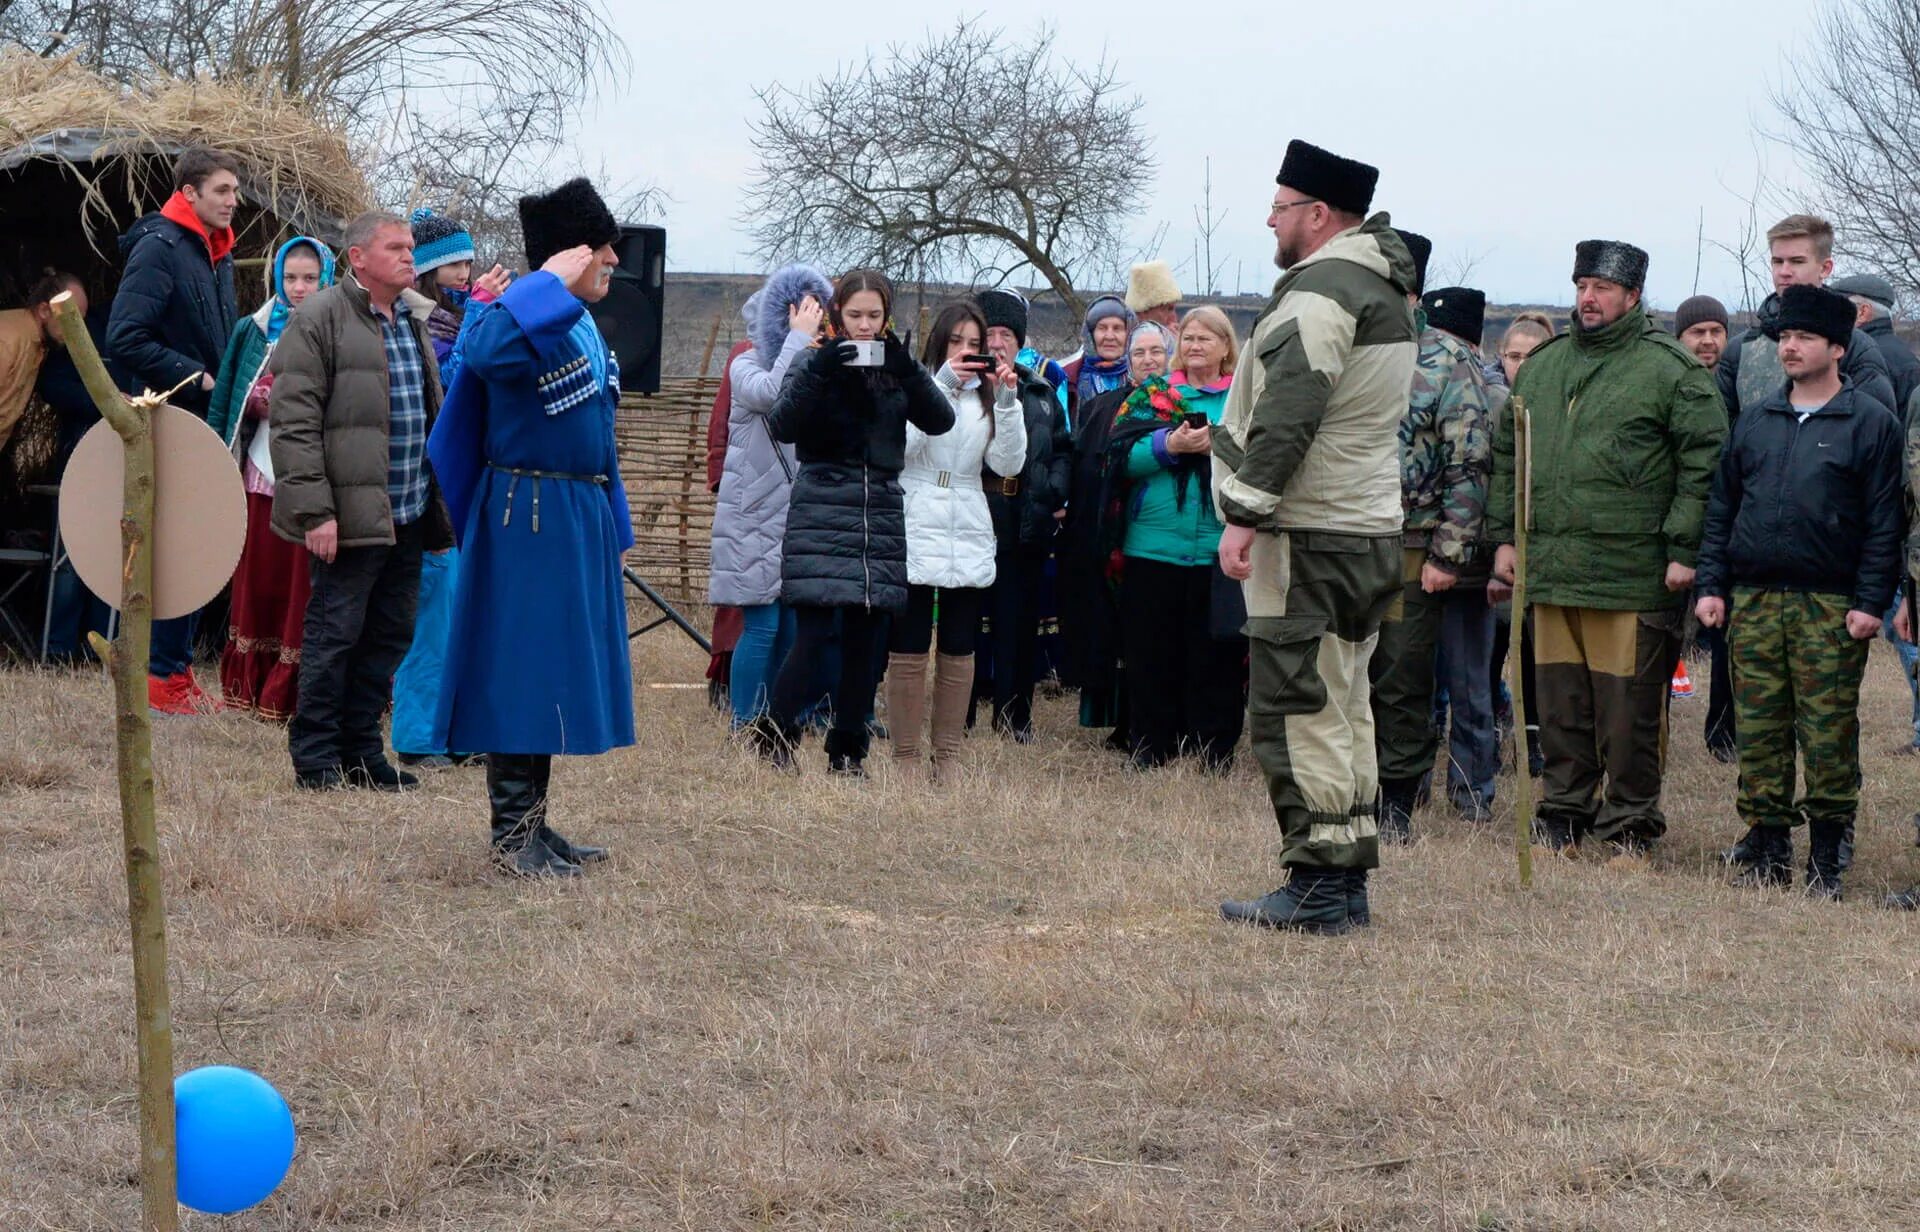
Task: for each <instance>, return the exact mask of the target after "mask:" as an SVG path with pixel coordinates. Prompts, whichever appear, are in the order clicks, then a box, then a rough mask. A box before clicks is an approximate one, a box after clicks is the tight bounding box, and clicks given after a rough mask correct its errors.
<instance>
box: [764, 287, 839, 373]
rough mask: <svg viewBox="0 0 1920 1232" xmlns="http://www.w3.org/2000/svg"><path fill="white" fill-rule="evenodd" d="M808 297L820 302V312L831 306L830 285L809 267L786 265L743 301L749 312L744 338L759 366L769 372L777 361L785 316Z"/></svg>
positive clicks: (784, 342)
mask: <svg viewBox="0 0 1920 1232" xmlns="http://www.w3.org/2000/svg"><path fill="white" fill-rule="evenodd" d="M809 295H811V296H813V298H815V299H817V300H819V301H820V308H821V310H822V311H825V310H827V309H829V308H832V307H833V283H831V282H829V281H827V276H826V275H825V274H823V273H821V272H820V271H819V270H817V269H815V268H814V267H813V266H811V265H786V266H782V267H781V268H779V269H777V270H775V271H774V272H773V275H772V276H771V277H769V278H768V279H767V285H765V286H764V287H761V288H760V289H759V290H758V291H755V292H754V293H753V295H752V297H751V298H749V300H748V301H747V302H748V303H749V304H750V305H751V306H752V311H753V315H752V316H749V317H748V318H747V337H748V338H750V339H752V340H753V351H754V354H755V355H757V356H758V357H759V359H760V364H761V366H762V367H764V368H768V369H771V368H772V367H773V365H774V361H776V360H778V359H779V358H780V349H781V348H782V347H784V346H786V345H787V333H788V325H787V313H788V312H789V311H790V310H791V309H792V308H793V307H794V305H796V304H798V303H799V302H800V301H801V300H804V299H805V298H807V296H809ZM743 311H744V310H743Z"/></svg>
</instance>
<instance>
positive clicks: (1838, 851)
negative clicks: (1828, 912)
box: [1807, 821, 1853, 903]
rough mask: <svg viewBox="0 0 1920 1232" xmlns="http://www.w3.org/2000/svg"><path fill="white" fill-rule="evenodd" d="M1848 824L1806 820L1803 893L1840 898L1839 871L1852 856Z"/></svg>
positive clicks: (1816, 896)
mask: <svg viewBox="0 0 1920 1232" xmlns="http://www.w3.org/2000/svg"><path fill="white" fill-rule="evenodd" d="M1852 829H1853V827H1852V825H1851V824H1850V823H1847V822H1843V821H1809V822H1807V893H1808V894H1810V895H1812V896H1813V897H1815V898H1825V899H1831V900H1832V901H1834V902H1836V903H1837V902H1839V901H1840V874H1841V873H1843V872H1845V871H1846V867H1847V863H1848V861H1849V860H1850V859H1851V857H1852V853H1851V851H1849V850H1847V849H1848V848H1851V847H1852V846H1853V840H1852V835H1851V834H1850V833H1849V831H1851V830H1852Z"/></svg>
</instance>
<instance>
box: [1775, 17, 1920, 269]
mask: <svg viewBox="0 0 1920 1232" xmlns="http://www.w3.org/2000/svg"><path fill="white" fill-rule="evenodd" d="M1773 106H1774V109H1775V111H1776V112H1777V113H1778V116H1779V121H1780V126H1779V129H1778V131H1777V132H1775V133H1773V134H1772V136H1773V137H1774V138H1775V140H1777V141H1779V142H1781V143H1782V144H1784V145H1786V146H1787V147H1788V148H1790V149H1791V150H1793V151H1794V153H1795V154H1797V155H1798V156H1799V158H1800V161H1801V164H1802V165H1803V166H1804V167H1805V168H1806V170H1807V171H1808V172H1809V173H1810V174H1811V175H1812V177H1813V179H1814V180H1815V182H1816V183H1817V184H1818V185H1819V187H1820V195H1821V201H1820V205H1821V208H1822V209H1823V210H1824V212H1825V214H1826V217H1827V219H1828V221H1830V222H1832V223H1833V225H1834V231H1835V238H1836V243H1837V246H1838V247H1839V249H1840V251H1841V252H1843V253H1844V254H1846V255H1847V256H1850V257H1853V258H1856V259H1857V260H1859V261H1860V262H1862V263H1863V264H1866V265H1868V266H1870V267H1871V268H1873V269H1875V270H1877V271H1878V272H1880V273H1882V274H1884V275H1885V276H1887V277H1888V278H1890V279H1891V280H1893V281H1894V282H1895V283H1897V284H1898V285H1900V286H1901V287H1902V289H1904V290H1905V291H1907V292H1908V293H1910V294H1911V293H1914V292H1920V4H1916V3H1914V0H1848V2H1847V3H1844V4H1841V3H1828V4H1827V5H1825V6H1824V7H1823V8H1822V9H1821V10H1820V12H1819V14H1818V16H1817V17H1816V18H1815V20H1814V24H1813V27H1812V32H1811V37H1810V38H1809V39H1807V40H1806V42H1805V44H1804V47H1803V50H1802V51H1800V53H1799V54H1797V55H1796V56H1794V57H1793V59H1792V60H1791V62H1790V67H1789V69H1788V71H1787V75H1786V77H1785V79H1784V80H1783V81H1782V83H1781V84H1780V86H1779V87H1778V88H1777V89H1775V90H1774V92H1773ZM1743 273H1744V267H1743Z"/></svg>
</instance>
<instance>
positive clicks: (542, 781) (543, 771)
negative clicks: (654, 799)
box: [532, 753, 607, 864]
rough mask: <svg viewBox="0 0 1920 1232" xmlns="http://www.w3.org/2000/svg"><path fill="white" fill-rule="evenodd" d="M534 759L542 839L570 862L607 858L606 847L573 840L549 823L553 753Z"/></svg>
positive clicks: (534, 780) (542, 754)
mask: <svg viewBox="0 0 1920 1232" xmlns="http://www.w3.org/2000/svg"><path fill="white" fill-rule="evenodd" d="M532 760H533V785H534V790H535V791H536V792H538V793H539V797H540V800H539V803H538V804H537V805H536V806H535V807H536V808H537V809H538V810H539V811H538V814H537V816H538V817H539V819H540V841H541V842H543V843H545V844H546V845H547V850H549V851H551V852H553V854H554V855H557V856H559V857H560V858H561V859H562V860H565V861H566V862H567V863H569V864H597V863H599V862H600V861H601V860H604V859H606V858H607V849H606V848H605V847H589V846H587V845H586V844H585V843H575V842H572V841H570V840H569V839H568V838H567V836H566V835H564V834H562V833H560V832H559V831H558V830H555V829H554V828H553V826H552V825H551V824H549V822H548V820H547V819H548V818H549V817H551V816H552V815H553V810H552V809H551V808H550V807H549V806H548V803H547V785H548V784H549V783H551V782H552V781H553V755H552V754H551V753H536V754H534V755H533V759H532Z"/></svg>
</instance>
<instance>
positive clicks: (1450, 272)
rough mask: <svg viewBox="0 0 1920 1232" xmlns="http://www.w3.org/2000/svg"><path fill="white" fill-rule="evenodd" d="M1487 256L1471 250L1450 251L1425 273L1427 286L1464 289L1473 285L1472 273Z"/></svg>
mask: <svg viewBox="0 0 1920 1232" xmlns="http://www.w3.org/2000/svg"><path fill="white" fill-rule="evenodd" d="M1486 257H1487V254H1486V253H1484V252H1480V251H1478V250H1476V249H1473V248H1459V249H1450V250H1448V252H1447V255H1446V256H1445V257H1444V258H1442V259H1441V260H1439V261H1435V262H1434V263H1433V265H1432V266H1431V267H1430V268H1429V269H1428V271H1427V285H1428V286H1430V287H1466V286H1472V285H1473V272H1474V271H1475V270H1477V269H1479V268H1480V262H1482V261H1484V260H1485V259H1486Z"/></svg>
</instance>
